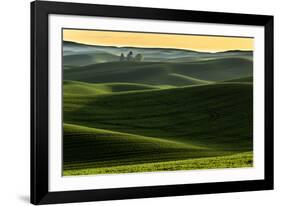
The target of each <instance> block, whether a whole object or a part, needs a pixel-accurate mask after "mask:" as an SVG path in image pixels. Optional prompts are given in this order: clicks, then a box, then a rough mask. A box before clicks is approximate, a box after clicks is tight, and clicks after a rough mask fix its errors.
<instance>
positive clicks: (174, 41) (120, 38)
mask: <svg viewBox="0 0 281 206" xmlns="http://www.w3.org/2000/svg"><path fill="white" fill-rule="evenodd" d="M63 40H65V41H74V42H79V43H84V44H91V45H105V46H121V47H122V46H133V47H159V48H179V49H191V50H196V51H209V52H216V51H226V50H254V39H253V38H241V37H220V36H199V35H177V34H158V33H153V34H152V33H136V32H115V31H95V30H69V29H67V30H66V29H65V30H63Z"/></svg>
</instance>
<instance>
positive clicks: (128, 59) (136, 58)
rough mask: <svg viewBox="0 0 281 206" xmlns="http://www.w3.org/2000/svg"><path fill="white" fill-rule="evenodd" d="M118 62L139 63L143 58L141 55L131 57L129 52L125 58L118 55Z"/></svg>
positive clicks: (131, 53) (122, 55) (131, 54)
mask: <svg viewBox="0 0 281 206" xmlns="http://www.w3.org/2000/svg"><path fill="white" fill-rule="evenodd" d="M119 59H120V61H121V62H123V61H128V62H130V61H135V62H141V61H142V60H143V56H142V54H137V55H136V56H135V57H134V55H133V52H132V51H130V52H129V53H128V54H127V56H125V55H124V54H123V53H121V55H120V58H119Z"/></svg>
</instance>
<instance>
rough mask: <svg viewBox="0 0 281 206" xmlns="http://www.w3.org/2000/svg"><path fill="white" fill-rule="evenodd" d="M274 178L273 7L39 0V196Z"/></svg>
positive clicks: (218, 185) (233, 186)
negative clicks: (254, 10) (209, 8)
mask: <svg viewBox="0 0 281 206" xmlns="http://www.w3.org/2000/svg"><path fill="white" fill-rule="evenodd" d="M269 189H273V16H265V15H252V14H232V13H217V12H206V11H204V12H202V11H186V10H170V9H156V8H137V7H124V6H108V5H107V6H106V5H93V4H78V3H63V2H60V3H59V2H44V1H35V2H32V3H31V203H33V204H50V203H67V202H80V201H100V200H115V199H128V198H145V197H162V196H175V195H192V194H209V193H224V192H239V191H252V190H269Z"/></svg>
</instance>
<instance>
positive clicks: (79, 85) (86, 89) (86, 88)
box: [63, 80, 173, 95]
mask: <svg viewBox="0 0 281 206" xmlns="http://www.w3.org/2000/svg"><path fill="white" fill-rule="evenodd" d="M165 88H173V87H171V86H166V85H158V86H152V85H145V84H136V83H104V84H102V83H97V84H92V83H86V82H77V81H68V80H66V81H64V82H63V92H64V94H70V95H81V94H83V95H84V94H85V95H98V94H108V93H112V92H125V91H139V90H153V89H165Z"/></svg>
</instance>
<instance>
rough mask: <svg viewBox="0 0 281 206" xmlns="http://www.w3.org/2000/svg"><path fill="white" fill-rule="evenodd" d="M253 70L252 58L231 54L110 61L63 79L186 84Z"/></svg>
mask: <svg viewBox="0 0 281 206" xmlns="http://www.w3.org/2000/svg"><path fill="white" fill-rule="evenodd" d="M252 73H253V63H252V61H251V60H248V59H245V58H231V57H229V58H223V59H210V60H205V61H196V62H107V63H100V64H92V65H88V66H80V67H76V68H75V67H72V68H71V69H66V70H64V79H65V80H74V81H83V82H89V83H105V82H111V83H113V82H117V83H120V82H123V83H128V82H130V83H139V84H148V85H170V86H187V85H194V84H202V82H203V83H208V82H214V81H224V80H228V79H237V78H242V77H245V76H251V75H252Z"/></svg>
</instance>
